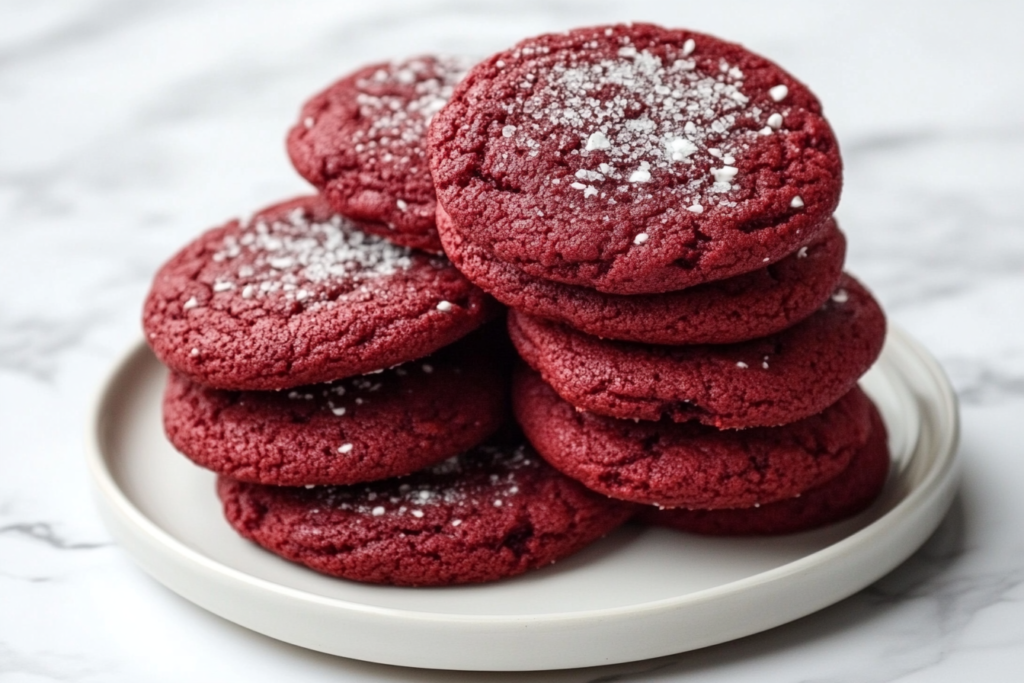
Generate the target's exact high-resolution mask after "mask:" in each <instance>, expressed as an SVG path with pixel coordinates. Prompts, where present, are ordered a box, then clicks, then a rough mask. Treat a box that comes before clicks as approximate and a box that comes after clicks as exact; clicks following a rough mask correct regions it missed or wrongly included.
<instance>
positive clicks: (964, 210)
mask: <svg viewBox="0 0 1024 683" xmlns="http://www.w3.org/2000/svg"><path fill="white" fill-rule="evenodd" d="M627 4H628V8H627ZM832 5H833V3H829V4H828V6H826V4H825V3H811V2H803V3H794V2H774V3H757V4H756V5H755V4H754V3H745V4H739V3H701V4H699V5H698V4H695V3H693V4H690V3H687V4H686V5H684V4H683V3H677V2H669V1H668V0H665V1H663V2H632V3H615V2H596V1H588V2H576V3H569V2H551V1H546V0H518V1H517V2H511V3H504V4H500V5H499V4H488V5H484V4H482V3H474V2H469V1H468V0H432V1H431V2H423V3H413V2H405V3H403V2H393V1H392V0H375V2H369V3H359V6H358V7H356V6H355V3H331V2H301V3H287V4H286V3H274V2H269V1H268V0H261V1H259V2H255V1H250V2H228V1H226V0H225V1H221V2H202V3H201V2H198V0H197V1H195V2H187V3H165V2H157V1H156V0H150V1H148V2H136V1H130V0H80V1H72V0H52V1H50V2H46V3H42V2H29V1H28V0H21V1H20V2H5V3H4V4H3V5H2V6H0V231H2V235H3V245H4V248H3V250H2V252H0V262H2V267H0V434H2V439H3V455H2V456H0V457H2V459H0V468H2V469H0V605H2V607H0V681H4V682H7V681H10V682H16V681H17V682H22V681H57V680H60V681H126V682H127V681H181V680H199V681H205V680H246V681H250V682H253V683H255V682H256V681H280V680H290V681H337V680H346V681H348V680H357V681H414V680H415V681H421V680H426V681H435V680H436V681H441V680H445V681H449V680H454V681H480V680H494V681H498V680H502V681H504V680H508V681H564V682H566V683H570V682H573V683H574V682H583V681H681V680H690V679H699V680H701V681H730V682H737V681H738V682H742V681H757V682H758V683H773V682H775V681H836V682H838V681H856V682H863V681H896V680H898V681H907V682H915V683H916V682H918V681H962V680H964V679H966V678H968V677H970V676H979V675H980V676H983V677H984V679H985V680H986V681H1012V680H1021V679H1020V676H1021V675H1022V674H1021V673H1020V672H1021V671H1024V534H1022V533H1021V532H1020V520H1022V519H1024V495H1022V490H1021V487H1022V485H1024V456H1022V453H1021V450H1022V444H1024V419H1022V417H1024V416H1022V410H1024V183H1022V178H1024V168H1022V166H1024V161H1022V160H1024V118H1022V115H1021V111H1022V109H1024V41H1022V40H1021V39H1020V35H1019V25H1020V23H1021V21H1024V8H1022V7H1021V6H1019V5H1013V4H1011V3H996V2H991V3H971V4H970V6H968V4H967V3H961V4H959V5H955V6H954V5H952V3H937V2H923V1H921V2H900V3H896V2H885V1H880V0H873V1H871V2H867V1H862V2H858V3H845V4H844V6H843V7H841V8H839V7H833V6H832ZM629 19H635V20H653V21H657V22H659V23H663V24H667V25H685V26H690V27H693V28H696V29H699V30H704V31H707V32H710V33H714V34H717V35H720V36H723V37H726V38H729V39H732V40H736V41H739V42H742V43H744V44H746V45H747V46H749V47H751V48H753V49H755V50H756V51H759V52H761V53H763V54H765V55H767V56H769V57H771V58H773V59H775V60H776V61H778V62H780V63H781V64H782V65H784V66H785V67H787V68H788V69H790V70H791V71H792V72H793V73H795V74H797V76H798V77H800V78H801V79H803V80H804V81H806V82H807V83H808V84H809V85H810V86H811V87H812V88H813V89H814V90H815V91H816V92H817V93H818V95H819V96H820V98H821V99H822V101H823V102H824V103H825V108H826V112H827V114H828V115H829V117H830V120H831V121H832V123H833V125H834V127H835V129H836V131H837V134H838V135H839V138H840V141H841V143H842V149H843V153H844V158H845V163H846V187H845V193H844V195H843V201H842V205H841V207H840V210H839V217H840V219H841V222H842V225H843V227H844V228H845V230H846V232H847V234H848V236H849V239H850V255H849V267H850V269H851V270H853V271H854V272H855V273H856V274H858V275H859V276H860V277H861V278H862V279H863V280H864V281H865V282H866V283H867V284H868V285H869V286H871V287H872V288H873V290H874V291H875V292H876V293H877V295H878V297H879V298H880V300H881V301H882V302H883V304H884V305H885V307H886V309H887V311H888V313H889V316H890V318H891V319H892V320H893V321H894V322H895V323H897V324H899V325H901V326H902V327H904V328H905V329H907V330H908V331H910V332H911V333H912V334H913V335H914V336H915V337H917V338H918V339H919V340H921V341H922V342H923V343H924V344H925V345H926V346H927V347H928V348H929V349H931V350H932V352H933V353H934V354H935V355H936V356H937V357H938V358H939V360H940V361H941V362H942V364H943V365H944V367H945V368H946V370H947V371H948V372H949V374H950V375H951V377H952V379H953V382H954V384H955V385H956V388H957V390H958V392H959V395H960V398H961V401H962V406H963V441H962V450H961V454H962V457H963V460H964V462H965V470H966V473H965V479H964V483H963V486H962V490H961V493H960V495H959V497H958V500H957V501H956V503H955V504H954V507H953V509H952V511H951V513H950V515H949V516H948V518H947V519H946V521H945V522H944V523H943V525H942V526H941V527H940V529H939V531H938V532H937V533H936V534H935V536H934V537H933V538H932V539H931V540H930V541H929V542H928V543H927V544H926V545H925V546H924V548H923V549H922V550H921V551H919V552H918V553H917V554H916V555H914V556H913V558H912V559H911V560H909V561H908V562H907V563H906V564H905V565H903V566H902V567H900V568H899V569H897V570H896V571H895V572H893V573H892V574H891V575H890V576H888V577H886V578H884V579H883V580H881V581H879V582H878V583H877V584H875V585H874V586H872V587H870V588H869V589H867V590H865V591H863V592H861V593H859V594H857V595H855V596H854V597H851V598H849V599H847V600H845V601H844V602H842V603H840V604H838V605H835V606H833V607H831V608H829V609H826V610H824V611H822V612H820V613H818V614H816V615H813V616H811V617H808V618H805V619H803V620H800V621H798V622H795V623H792V624H789V625H787V626H784V627H782V628H778V629H775V630H773V631H770V632H767V633H763V634H761V635H758V636H754V637H750V638H747V639H744V640H742V641H737V642H733V643H728V644H725V645H721V646H717V647H713V648H709V649H706V650H702V651H698V652H692V653H688V654H683V655H677V656H673V657H667V658H663V659H659V660H654V661H647V662H637V663H632V664H626V665H620V666H614V667H608V668H603V669H589V670H579V671H565V672H549V673H539V674H526V675H524V674H514V675H513V674H508V675H500V674H491V675H484V674H452V673H444V672H426V671H417V670H410V669H400V668H393V667H387V666H380V665H373V664H365V663H361V662H356V661H351V660H344V659H339V658H334V657H330V656H327V655H321V654H317V653H313V652H309V651H305V650H302V649H299V648H296V647H292V646H289V645H284V644H281V643H278V642H275V641H272V640H270V639H268V638H265V637H262V636H259V635H256V634H254V633H251V632H249V631H246V630H244V629H242V628H240V627H237V626H234V625H233V624H230V623H228V622H226V621H223V620H221V619H219V618H217V617H214V616H212V615H210V614H208V613H206V612H204V611H203V610H201V609H199V608H198V607H195V606H193V605H192V604H190V603H188V602H186V601H185V600H183V599H181V598H179V597H177V596H176V595H174V594H173V593H171V592H170V591H168V590H166V589H165V588H163V587H162V586H161V585H159V584H157V583H156V582H155V581H153V580H151V579H150V578H149V577H148V576H147V575H145V574H144V573H143V572H142V571H141V570H140V569H138V568H137V567H136V566H135V565H134V564H133V562H132V560H131V558H130V557H129V556H128V555H127V554H126V553H125V552H123V551H122V550H121V549H119V548H118V547H117V546H116V545H114V544H113V543H112V541H111V539H110V537H109V535H108V533H107V531H106V529H105V528H104V527H103V525H102V523H101V522H100V520H99V519H98V517H97V514H96V512H95V508H94V505H93V501H92V500H91V491H90V487H89V483H88V479H87V476H86V471H85V466H84V462H83V457H82V446H81V435H82V432H83V430H84V428H85V423H86V421H87V411H88V407H89V404H90V401H91V399H92V396H93V394H94V392H95V391H96V389H97V387H98V386H99V384H100V382H101V381H102V379H103V377H104V375H105V373H106V372H107V371H108V369H109V367H110V365H111V364H112V363H113V362H114V360H115V359H117V358H118V356H119V354H120V353H121V352H122V351H123V350H124V349H125V348H126V347H127V346H128V345H129V344H131V343H132V342H134V341H135V340H136V339H137V338H138V335H139V331H138V319H139V308H140V303H141V300H142V297H143V295H144V293H145V291H146V289H147V286H148V281H149V278H150V277H151V275H152V273H153V271H154V270H155V268H156V267H157V266H158V265H159V264H160V262H161V261H162V260H163V259H165V258H166V257H167V256H168V255H169V254H170V253H172V251H173V250H175V249H177V248H178V247H179V246H180V245H182V244H184V243H185V242H186V241H187V240H188V239H189V238H190V237H192V236H193V235H195V234H196V233H198V232H199V231H200V230H202V229H205V228H207V227H209V226H212V225H214V224H217V223H218V222H221V221H222V220H223V219H226V218H228V217H231V216H234V215H236V214H240V213H245V212H248V211H250V210H252V209H255V208H257V207H260V206H263V205H265V204H267V203H270V202H272V201H274V200H277V199H280V198H284V197H287V196H289V195H292V194H295V193H298V192H302V191H304V190H305V189H306V188H305V186H304V183H303V182H302V181H301V180H300V179H299V178H298V177H297V176H296V175H295V173H294V172H293V171H292V170H291V167H290V165H289V164H288V161H287V158H286V156H285V153H284V149H283V138H284V133H285V131H286V129H287V127H288V126H289V125H290V124H291V123H292V120H293V118H294V116H295V115H296V112H297V110H298V107H299V104H300V103H301V102H302V101H303V100H304V98H305V97H307V96H308V95H310V94H312V93H313V92H315V91H316V90H317V89H319V88H320V87H322V86H324V85H326V84H327V83H328V82H330V81H331V80H332V79H333V78H334V77H336V76H338V75H340V74H342V73H343V72H346V71H348V70H349V69H351V68H353V67H355V66H358V65H360V64H362V63H365V62H368V61H371V60H378V59H385V58H390V57H395V56H407V55H411V54H416V53H419V52H437V51H442V52H462V53H470V54H486V53H489V52H492V51H494V50H496V49H499V48H502V47H505V46H507V45H509V44H511V43H512V42H514V41H515V40H517V39H519V38H521V37H523V36H526V35H531V34H535V33H540V32H543V31H548V30H556V29H562V28H568V27H571V26H577V25H585V24H594V23H603V22H609V21H614V20H629ZM1015 528H1016V529H1018V530H1017V531H1014V529H1015Z"/></svg>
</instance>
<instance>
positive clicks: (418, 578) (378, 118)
mask: <svg viewBox="0 0 1024 683" xmlns="http://www.w3.org/2000/svg"><path fill="white" fill-rule="evenodd" d="M443 64H445V63H442V62H435V61H433V60H416V61H414V62H410V63H407V64H402V65H381V66H380V67H373V68H371V69H369V70H366V71H363V72H360V73H358V74H356V75H354V76H352V77H350V78H348V79H345V80H343V81H341V82H339V83H338V84H336V85H335V86H333V87H332V88H331V89H329V90H328V91H327V92H326V93H324V94H323V95H322V96H320V97H318V98H317V99H314V100H313V101H312V102H311V103H310V104H309V105H308V106H307V109H306V112H305V113H304V116H303V120H302V122H301V123H300V125H299V126H298V127H296V129H295V130H294V131H293V132H292V135H291V137H290V142H291V149H292V151H293V153H294V156H295V158H296V165H297V166H298V167H299V168H300V170H307V169H309V168H315V169H317V170H318V171H319V172H322V173H329V174H330V178H329V179H326V180H323V179H322V178H319V177H317V178H315V179H314V180H316V181H317V183H318V185H320V186H321V188H322V189H323V194H322V195H321V196H312V197H302V198H297V199H293V200H290V201H286V202H283V203H280V204H277V205H274V206H271V207H269V208H267V209H264V210H262V211H260V212H258V213H257V214H256V215H255V216H253V217H252V218H251V219H249V220H247V221H245V222H239V221H232V222H230V223H228V224H226V225H224V226H223V227H220V228H216V229H213V230H211V231H209V232H207V233H205V234H203V235H202V236H200V237H199V238H198V239H197V240H195V241H194V242H193V243H191V244H189V245H188V246H186V247H185V248H184V249H183V250H182V251H180V252H179V253H178V254H177V255H175V256H174V257H173V258H172V259H171V260H170V261H169V262H168V263H167V264H165V265H164V266H163V268H161V270H160V271H159V272H158V273H157V275H156V278H155V280H154V283H153V287H152V290H151V291H150V294H149V296H148V298H147V300H146V304H145V310H144V320H143V323H144V327H145V330H146V336H147V340H148V342H149V344H150V346H152V348H153V350H154V351H155V352H156V353H157V355H158V356H159V358H160V359H161V360H162V361H163V362H164V363H165V364H166V365H167V366H169V368H170V369H171V370H172V373H171V376H170V379H169V382H168V386H167V391H166V394H165V399H164V426H165V429H166V432H167V435H168V437H169V439H170V440H171V442H172V443H173V444H174V446H175V447H176V448H177V449H178V450H180V451H181V452H182V453H183V454H185V455H186V456H187V457H189V458H190V459H191V460H193V461H194V462H195V463H196V464H198V465H200V466H202V467H205V468H208V469H210V470H213V471H214V472H217V473H218V474H219V475H220V477H219V478H218V493H219V495H220V497H221V499H222V501H223V504H224V509H225V513H226V516H227V518H228V521H229V522H230V523H231V524H232V526H234V527H235V529H236V530H238V531H239V532H240V533H241V534H242V535H243V536H245V537H247V538H249V539H251V540H253V541H255V542H257V543H259V544H260V545H263V546H265V547H266V548H268V549H269V550H271V551H272V552H275V553H277V554H279V555H281V556H283V557H286V558H288V559H290V560H293V561H297V562H301V563H303V564H306V565H308V566H310V567H312V568H314V569H317V570H319V571H323V572H326V573H330V574H334V575H338V576H343V577H346V578H352V579H356V580H361V581H371V582H379V583H391V584H398V585H439V584H440V585H447V584H456V583H467V582H479V581H488V580H494V579H499V578H503V577H506V576H511V575H514V574H518V573H520V572H523V571H526V570H527V569H530V568H533V567H539V566H545V565H547V564H550V563H551V562H554V561H555V560H556V559H558V558H560V557H563V556H565V555H567V554H569V553H572V552H574V551H575V550H577V549H579V548H581V547H583V546H585V545H587V544H588V543H590V542H591V541H593V540H595V539H597V538H599V537H601V536H602V535H604V534H605V533H607V532H608V531H610V530H611V529H613V528H615V527H616V526H618V525H619V524H621V523H623V522H624V521H626V519H627V518H628V517H629V516H630V515H631V513H632V511H631V509H630V506H628V505H626V504H624V503H621V502H617V501H612V500H609V499H607V498H605V497H603V496H601V495H599V494H596V493H594V492H591V491H589V490H588V489H586V488H585V487H584V486H582V485H581V484H579V483H577V482H576V481H574V480H572V479H570V478H568V477H566V476H564V475H562V474H559V473H558V472H557V471H555V470H554V469H552V468H551V467H550V466H548V465H547V464H546V463H545V462H544V461H543V460H541V459H540V458H538V457H537V456H536V454H534V453H533V451H532V450H531V449H530V448H529V446H528V445H527V444H525V443H524V442H523V440H522V437H521V436H517V434H516V433H515V432H512V431H510V430H509V429H508V427H507V425H506V424H505V423H506V421H507V418H508V415H507V413H508V410H507V393H508V386H507V385H508V375H509V366H508V356H509V351H508V349H507V337H506V336H505V335H504V332H503V330H502V329H501V327H500V326H499V327H497V328H496V327H495V325H493V324H492V325H490V326H485V323H487V322H488V321H489V320H491V319H493V318H494V317H495V316H496V315H497V314H499V313H500V311H501V307H500V306H498V305H497V304H496V303H495V302H494V300H493V299H491V298H490V297H488V296H487V295H486V294H485V293H484V292H482V291H481V290H480V289H479V288H477V287H475V286H474V285H472V284H471V283H470V282H469V281H468V280H467V279H466V278H465V277H464V276H463V275H462V274H461V273H459V271H458V270H456V269H455V268H454V267H453V266H452V265H451V263H450V262H449V261H448V259H447V258H446V257H444V256H443V255H439V254H437V253H436V252H435V253H430V252H428V251H419V250H417V249H414V248H413V246H415V247H423V248H425V249H436V245H437V237H436V231H435V229H434V227H433V191H432V189H431V186H430V176H429V170H428V166H427V162H426V158H425V153H424V150H423V137H424V133H425V130H426V121H427V120H428V118H429V116H430V115H431V114H433V113H435V112H436V111H437V109H438V108H439V107H440V105H441V104H443V102H444V98H445V97H446V96H447V95H448V94H450V92H446V90H445V88H449V87H450V84H449V83H448V80H450V79H451V78H452V77H453V76H452V74H451V73H450V72H448V71H444V68H446V67H443V66H442V65H443ZM314 116H315V117H319V118H320V120H321V122H326V123H322V124H320V125H327V130H328V131H329V132H328V133H326V134H324V135H326V137H328V138H329V137H330V135H332V134H336V133H331V132H330V131H335V130H336V129H344V131H345V139H346V140H347V142H346V145H347V146H345V145H342V146H341V147H342V148H337V147H336V146H335V145H334V144H333V143H332V142H331V141H330V140H328V139H325V138H323V137H318V136H319V135H321V133H323V131H322V130H321V128H320V127H319V125H318V124H317V123H316V122H315V120H314V119H313V118H312V117H314ZM346 126H348V128H346ZM304 145H306V146H309V147H311V148H317V146H320V147H321V148H323V149H325V150H328V151H327V152H326V153H325V154H326V156H325V157H323V158H319V157H318V158H317V159H316V161H314V162H310V161H309V158H307V159H306V162H303V161H302V159H303V158H304V157H303V156H302V154H303V152H304V149H306V148H304ZM367 148H369V149H371V150H373V152H372V153H371V154H370V155H369V156H360V155H361V154H362V153H363V151H364V150H365V149H367ZM318 149H319V148H318ZM320 153H321V152H319V151H316V152H314V154H320ZM349 155H352V158H354V159H355V161H354V162H353V163H354V164H355V165H354V166H352V165H346V164H347V163H348V161H346V160H350V157H349ZM385 161H387V162H389V163H384V162H385ZM320 180H323V182H322V183H321V182H320ZM339 188H341V189H339ZM389 193H390V194H389ZM410 245H413V246H410ZM499 325H500V323H499ZM481 326H484V327H483V328H482V329H478V328H481Z"/></svg>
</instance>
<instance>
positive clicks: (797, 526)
mask: <svg viewBox="0 0 1024 683" xmlns="http://www.w3.org/2000/svg"><path fill="white" fill-rule="evenodd" d="M871 425H872V426H871V437H870V438H869V439H868V442H867V443H866V444H864V446H863V447H862V448H861V449H860V450H859V451H857V453H856V455H854V456H853V460H851V461H850V464H849V465H848V466H847V468H846V469H845V470H843V471H842V472H841V473H839V475H838V476H836V477H835V478H833V479H830V480H828V481H827V482H825V483H824V484H821V485H820V486H817V487H815V488H813V489H811V490H809V491H804V492H803V493H802V494H800V495H799V496H797V497H796V498H788V499H786V500H780V501H777V502H775V503H768V504H767V505H762V506H760V507H757V508H739V509H732V510H683V509H675V510H659V509H657V508H653V507H652V508H649V509H646V510H644V511H642V512H640V513H639V514H637V516H636V517H635V518H634V519H636V520H638V521H640V522H644V523H646V524H653V525H656V526H666V527H669V528H672V529H678V530H680V531H690V532H693V533H697V534H709V535H715V536H740V535H770V534H791V533H795V532H797V531H806V530H808V529H814V528H817V527H820V526H825V525H826V524H832V523H833V522H838V521H839V520H842V519H846V518H847V517H852V516H854V515H856V514H857V513H858V512H861V511H862V510H864V509H865V508H867V507H868V506H869V505H870V504H871V503H872V502H873V501H874V500H875V499H876V498H877V497H878V495H879V494H880V493H881V492H882V487H883V486H884V485H885V480H886V477H887V475H888V474H889V446H888V444H887V443H886V432H885V424H884V423H883V422H882V419H881V417H880V416H879V415H878V411H877V410H876V409H873V410H872V415H871Z"/></svg>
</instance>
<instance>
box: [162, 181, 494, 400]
mask: <svg viewBox="0 0 1024 683" xmlns="http://www.w3.org/2000/svg"><path fill="white" fill-rule="evenodd" d="M496 309H497V305H496V304H495V303H494V302H493V300H491V299H490V297H488V296H487V295H486V294H484V293H483V292H482V291H481V290H479V289H478V288H477V287H475V286H474V285H472V284H471V283H470V282H469V281H468V280H466V278H464V277H463V276H462V274H461V273H459V272H458V271H457V270H456V269H455V268H454V267H453V266H452V265H451V263H450V262H449V261H448V259H446V258H444V257H442V256H430V255H427V254H423V253H418V252H415V251H412V250H410V249H407V248H404V247H399V246H396V245H394V244H391V243H390V242H388V241H386V240H384V239H382V238H380V237H375V236H372V235H366V234H364V233H362V232H360V231H359V230H357V229H356V227H355V226H354V224H352V223H351V222H349V221H347V220H345V219H343V218H341V217H340V216H337V215H336V214H334V213H333V211H332V210H331V209H330V207H329V206H327V204H326V203H325V202H324V201H323V200H321V199H319V198H318V197H302V198H299V199H294V200H291V201H288V202H284V203H282V204H277V205H275V206H272V207H270V208H268V209H265V210H263V211H262V212H260V213H259V214H257V215H256V216H255V217H254V218H253V219H252V220H251V221H249V222H248V223H246V224H242V223H239V222H238V221H232V222H230V223H228V224H227V225H225V226H223V227H220V228H215V229H213V230H210V231H209V232H207V233H205V234H204V235H202V236H201V237H199V238H198V239H196V240H195V241H194V242H192V243H191V244H189V245H188V246H187V247H185V248H184V249H183V250H182V251H180V252H178V254H176V255H175V256H174V257H173V258H172V259H171V260H170V261H169V262H168V263H167V264H165V265H164V266H163V267H162V268H161V269H160V271H159V272H158V273H157V274H156V277H155V279H154V281H153V287H152V289H151V290H150V292H149V296H148V297H147V299H146V303H145V308H144V311H143V327H144V328H145V331H146V338H147V340H148V342H149V345H150V346H151V347H153V350H154V351H155V352H156V355H157V356H158V357H159V358H160V360H161V361H163V362H164V363H165V364H167V365H168V366H170V368H171V369H172V370H175V371H176V372H180V373H181V374H183V375H185V376H186V377H188V378H189V379H191V380H193V381H195V382H198V383H200V384H205V385H207V386H211V387H217V388H221V389H259V390H262V389H286V388H289V387H295V386H301V385H303V384H312V383H317V382H327V381H331V380H335V379H339V378H341V377H349V376H352V375H358V374H362V373H366V372H371V371H374V370H379V369H381V368H387V367H390V366H392V365H397V364H399V363H404V362H405V361H409V360H413V359H416V358H421V357H423V356H426V355H427V354H430V353H432V352H434V351H436V350H437V349H439V348H441V347H442V346H445V345H447V344H450V343H452V342H453V341H455V340H456V339H459V338H460V337H462V336H464V335H465V334H467V333H468V332H470V331H471V330H473V329H475V328H476V327H479V326H480V325H481V324H483V323H484V322H485V321H486V320H487V319H489V318H490V317H491V316H492V315H494V314H495V312H496Z"/></svg>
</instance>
